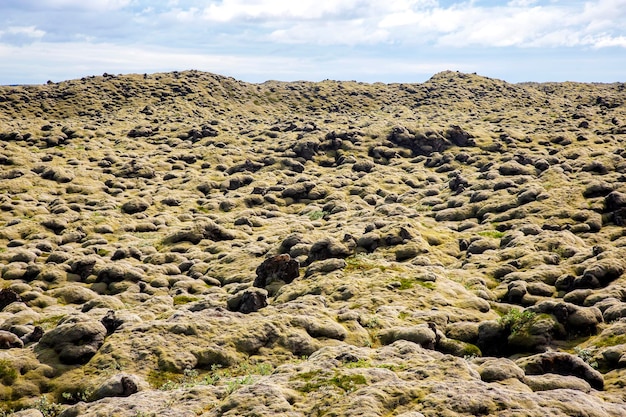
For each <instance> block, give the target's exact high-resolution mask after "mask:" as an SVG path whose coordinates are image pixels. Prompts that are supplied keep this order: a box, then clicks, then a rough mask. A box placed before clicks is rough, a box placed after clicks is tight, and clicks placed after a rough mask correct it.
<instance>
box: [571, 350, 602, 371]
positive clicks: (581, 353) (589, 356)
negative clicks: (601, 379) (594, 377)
mask: <svg viewBox="0 0 626 417" xmlns="http://www.w3.org/2000/svg"><path fill="white" fill-rule="evenodd" d="M574 353H576V355H578V357H579V358H580V359H582V360H584V361H585V362H587V363H588V364H589V366H591V367H592V368H594V369H597V368H598V362H597V361H595V360H594V359H593V352H592V351H591V350H590V349H584V348H581V347H579V346H576V347H575V348H574Z"/></svg>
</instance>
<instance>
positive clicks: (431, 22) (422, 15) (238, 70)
mask: <svg viewBox="0 0 626 417" xmlns="http://www.w3.org/2000/svg"><path fill="white" fill-rule="evenodd" d="M188 69H195V70H200V71H208V72H213V73H217V74H221V75H225V76H230V77H234V78H237V79H239V80H243V81H248V82H263V81H267V80H280V81H295V80H307V81H320V80H324V79H333V80H356V81H362V82H378V81H379V82H385V83H394V82H406V83H411V82H423V81H426V80H427V79H428V78H430V77H431V76H432V75H433V74H435V73H437V72H440V71H444V70H453V71H461V72H468V73H469V72H476V73H478V74H480V75H484V76H487V77H492V78H499V79H503V80H505V81H508V82H523V81H537V82H544V81H581V82H616V81H619V82H625V81H626V0H598V1H578V0H570V1H559V0H511V1H491V0H484V1H480V0H470V1H450V0H446V1H444V0H442V1H437V0H0V85H12V84H43V83H45V82H47V81H48V80H51V81H54V82H57V81H63V80H68V79H75V78H81V77H83V76H90V75H102V74H103V73H105V72H106V73H109V74H126V73H154V72H167V71H176V70H177V71H183V70H188Z"/></svg>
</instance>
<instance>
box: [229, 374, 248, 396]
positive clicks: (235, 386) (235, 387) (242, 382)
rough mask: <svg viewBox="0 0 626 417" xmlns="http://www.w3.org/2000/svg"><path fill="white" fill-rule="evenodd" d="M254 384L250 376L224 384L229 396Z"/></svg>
mask: <svg viewBox="0 0 626 417" xmlns="http://www.w3.org/2000/svg"><path fill="white" fill-rule="evenodd" d="M253 382H254V379H253V378H252V376H251V375H246V376H243V377H241V378H235V379H233V380H231V381H228V382H227V383H226V392H227V393H228V394H229V395H230V394H232V393H233V392H235V391H237V390H238V389H239V388H241V387H242V386H244V385H250V384H252V383H253Z"/></svg>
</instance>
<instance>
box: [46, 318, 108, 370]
mask: <svg viewBox="0 0 626 417" xmlns="http://www.w3.org/2000/svg"><path fill="white" fill-rule="evenodd" d="M106 334H107V329H106V328H105V327H104V326H103V325H102V323H100V322H99V321H86V322H78V323H68V324H61V325H59V326H57V327H55V328H54V329H52V330H50V331H49V332H47V333H45V334H44V335H43V337H42V338H41V340H40V341H39V346H40V347H42V348H50V349H53V350H54V351H55V352H56V353H57V354H58V355H59V360H60V361H61V362H62V363H64V364H67V365H76V364H84V363H87V362H88V361H89V360H90V359H91V358H92V357H93V355H95V354H96V352H97V351H98V349H100V346H102V344H103V343H104V338H105V336H106Z"/></svg>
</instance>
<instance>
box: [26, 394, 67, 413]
mask: <svg viewBox="0 0 626 417" xmlns="http://www.w3.org/2000/svg"><path fill="white" fill-rule="evenodd" d="M33 408H35V409H36V410H39V412H40V413H41V414H42V415H43V417H56V416H58V415H59V414H60V413H61V411H62V410H63V406H62V405H61V404H59V403H54V402H50V400H48V397H46V396H45V395H42V396H41V397H39V399H38V400H37V401H36V402H35V404H34V406H33Z"/></svg>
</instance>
